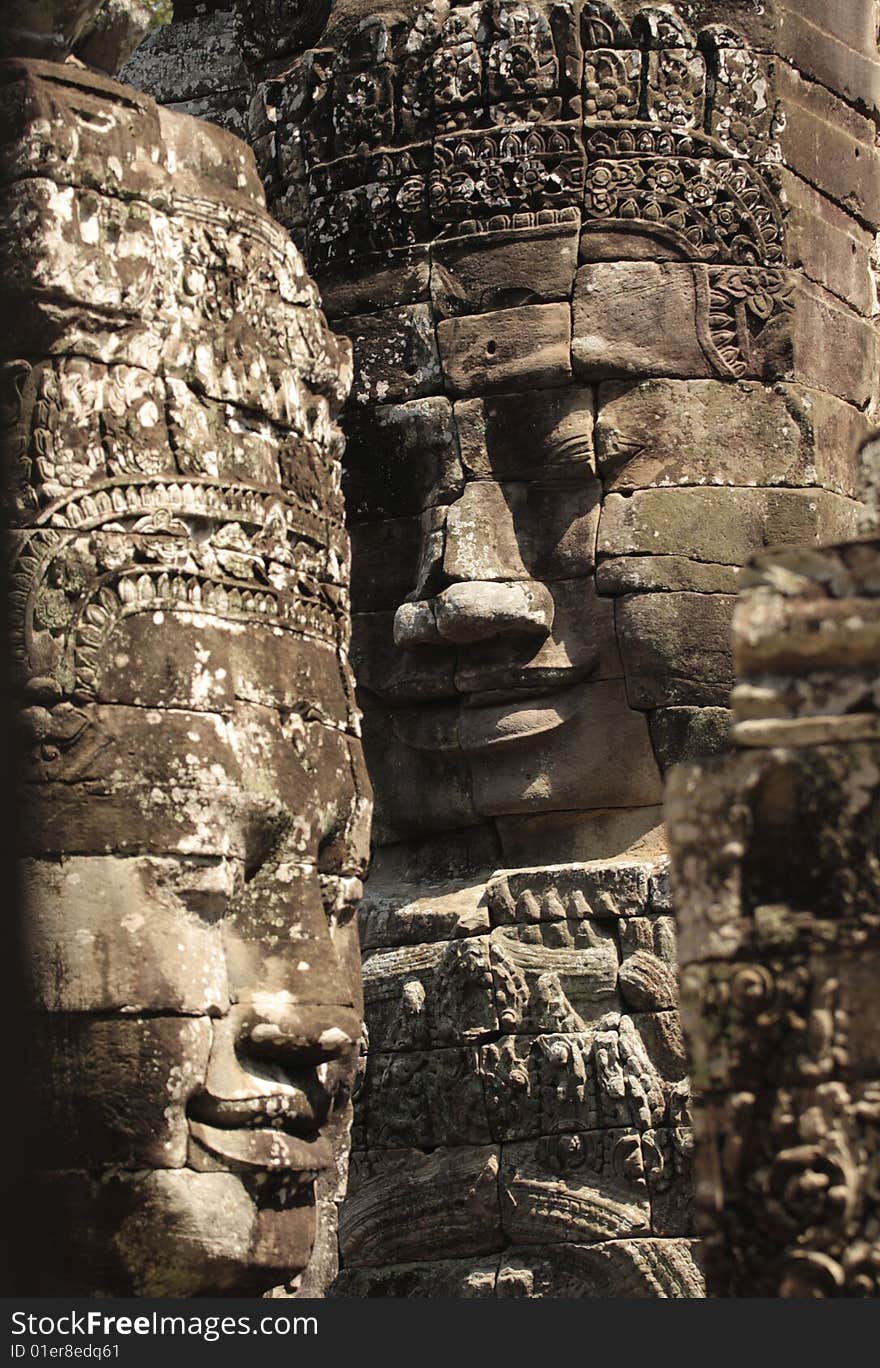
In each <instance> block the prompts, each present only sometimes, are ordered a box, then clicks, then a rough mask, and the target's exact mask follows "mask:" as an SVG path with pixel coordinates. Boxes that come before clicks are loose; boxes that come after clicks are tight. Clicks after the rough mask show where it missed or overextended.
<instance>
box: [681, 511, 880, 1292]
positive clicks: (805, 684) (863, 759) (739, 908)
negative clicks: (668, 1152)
mask: <svg viewBox="0 0 880 1368" xmlns="http://www.w3.org/2000/svg"><path fill="white" fill-rule="evenodd" d="M878 567H880V542H878V541H877V539H876V537H871V538H866V539H864V540H861V541H857V542H853V543H850V544H845V545H839V546H834V547H829V548H826V549H823V550H821V551H791V552H775V553H767V554H765V555H764V556H762V557H760V558H759V559H758V560H756V561H755V562H754V564H753V566H752V568H751V569H750V571H749V572H748V574H747V577H746V587H745V589H744V591H743V594H742V597H741V600H740V603H739V605H738V608H737V611H736V617H735V626H736V652H737V667H738V676H739V679H740V681H741V682H740V683H739V684H738V685H737V687H736V689H735V690H734V694H733V699H734V715H735V718H736V723H735V726H734V737H735V740H736V742H737V749H736V752H735V754H733V755H732V756H730V757H729V758H726V759H716V760H707V761H704V762H702V763H701V764H699V765H690V766H683V767H681V768H680V769H678V770H676V771H674V772H673V775H672V777H671V779H670V784H669V790H668V804H667V809H668V816H669V826H670V839H671V843H672V852H673V856H674V875H675V877H674V888H675V893H676V899H677V906H678V921H679V928H680V954H681V959H682V965H683V968H682V980H681V992H682V1014H683V1017H684V1021H685V1025H686V1028H687V1032H688V1038H689V1044H690V1058H691V1062H692V1070H693V1079H694V1082H695V1084H696V1087H697V1090H698V1093H699V1100H698V1102H697V1103H696V1104H695V1131H696V1159H695V1163H696V1173H697V1188H696V1190H697V1194H698V1202H697V1209H698V1219H699V1224H700V1227H701V1231H702V1233H703V1235H704V1237H705V1246H704V1247H705V1263H706V1271H707V1277H708V1290H709V1292H710V1293H711V1294H714V1295H717V1296H796V1297H836V1296H847V1297H853V1296H857V1297H865V1296H867V1297H876V1296H877V1295H878V1268H880V1256H878V1245H877V1224H878V1202H877V1184H876V1174H877V1164H878V1135H880V1129H878V1128H880V1088H878V1040H877V1024H876V1007H875V1004H876V992H877V976H878V950H877V933H878V907H880V898H878V802H877V790H878V785H880V745H878V739H880V717H878V712H877V701H878V700H877V666H878V661H880V634H878V599H877V594H878V586H880V579H878Z"/></svg>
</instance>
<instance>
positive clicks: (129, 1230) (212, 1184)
mask: <svg viewBox="0 0 880 1368" xmlns="http://www.w3.org/2000/svg"><path fill="white" fill-rule="evenodd" d="M130 1198H131V1200H132V1205H133V1210H132V1212H131V1214H130V1215H129V1216H127V1217H126V1218H125V1219H124V1220H123V1222H122V1225H121V1226H120V1228H119V1230H118V1232H117V1234H116V1236H115V1239H114V1246H115V1250H116V1253H117V1255H118V1256H119V1259H120V1263H121V1265H122V1268H121V1269H120V1274H121V1276H122V1278H124V1280H125V1281H126V1282H127V1283H128V1284H129V1289H130V1291H131V1292H133V1293H134V1294H135V1295H137V1296H147V1297H151V1296H152V1297H192V1296H201V1295H209V1294H212V1295H217V1294H220V1295H222V1294H223V1293H224V1292H228V1293H230V1294H231V1293H234V1294H235V1295H236V1296H248V1295H259V1294H261V1293H263V1292H266V1291H268V1290H269V1289H270V1288H272V1287H277V1286H279V1285H280V1284H281V1283H285V1282H288V1281H289V1280H290V1279H291V1278H293V1277H296V1275H297V1274H299V1273H301V1272H302V1271H303V1269H305V1268H306V1266H307V1264H308V1262H309V1259H310V1257H311V1253H312V1248H313V1245H314V1241H315V1234H316V1214H315V1213H316V1208H315V1203H314V1194H313V1178H312V1177H310V1178H309V1179H308V1180H305V1181H303V1180H302V1175H294V1174H292V1173H287V1172H279V1171H272V1172H270V1171H268V1170H266V1171H263V1172H259V1171H256V1170H255V1171H253V1172H252V1173H250V1174H247V1175H245V1174H239V1173H220V1172H217V1173H196V1172H193V1171H192V1170H191V1169H169V1170H157V1171H155V1172H153V1173H151V1174H149V1175H147V1176H146V1177H145V1178H144V1179H143V1180H142V1181H140V1182H137V1190H136V1192H132V1193H131V1194H130ZM98 1290H104V1289H98ZM107 1290H109V1291H111V1293H114V1292H115V1293H116V1294H117V1295H118V1294H119V1291H120V1290H121V1289H120V1288H119V1287H118V1286H112V1287H111V1288H109V1289H107Z"/></svg>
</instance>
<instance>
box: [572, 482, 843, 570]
mask: <svg viewBox="0 0 880 1368" xmlns="http://www.w3.org/2000/svg"><path fill="white" fill-rule="evenodd" d="M858 515H859V505H858V504H857V503H856V502H855V501H854V500H851V499H846V498H843V497H842V496H841V495H838V494H831V493H828V492H827V491H826V490H821V489H819V490H811V489H705V488H679V489H642V490H637V491H636V492H635V493H634V494H633V495H631V496H630V497H628V498H627V497H625V496H624V495H621V494H609V496H608V497H607V498H606V499H605V501H604V503H603V505H602V514H601V518H600V521H599V540H598V553H599V555H600V556H646V555H647V556H650V555H655V556H681V555H682V554H683V553H684V552H687V554H688V555H690V556H692V557H693V559H694V560H697V561H705V562H709V563H714V564H720V565H743V564H744V563H745V561H747V560H748V559H749V557H750V556H751V555H752V554H753V553H754V552H756V551H760V550H761V549H762V548H763V547H765V546H772V545H792V544H794V545H798V544H800V545H803V544H806V545H816V544H817V543H821V542H823V541H833V540H836V539H839V538H843V537H845V536H847V535H853V534H854V533H855V531H856V527H857V521H858Z"/></svg>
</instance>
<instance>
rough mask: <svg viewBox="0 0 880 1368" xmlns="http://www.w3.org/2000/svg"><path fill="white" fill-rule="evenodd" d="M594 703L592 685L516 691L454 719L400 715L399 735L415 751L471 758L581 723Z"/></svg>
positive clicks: (418, 712) (427, 711)
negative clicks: (470, 755) (458, 753)
mask: <svg viewBox="0 0 880 1368" xmlns="http://www.w3.org/2000/svg"><path fill="white" fill-rule="evenodd" d="M588 701H589V685H584V684H583V683H580V684H571V685H569V686H568V687H567V688H557V689H555V690H553V691H551V692H544V693H542V694H537V695H535V694H532V693H531V691H528V692H526V691H522V690H511V691H510V693H509V694H508V696H507V698H506V700H505V701H502V702H497V701H495V702H492V703H482V704H476V703H474V702H473V701H472V700H469V701H467V702H466V703H465V701H464V700H462V706H461V707H460V708H458V709H457V710H455V711H454V712H453V713H451V714H450V712H449V711H448V710H445V709H444V710H443V714H445V715H441V712H440V710H436V712H435V710H434V709H432V708H431V707H430V706H426V707H422V708H419V707H416V708H412V709H406V710H404V709H401V710H400V711H399V712H396V713H395V714H394V715H393V718H392V724H393V727H394V730H395V732H396V734H397V736H398V737H399V739H400V740H401V741H403V742H404V744H405V745H408V746H410V747H412V749H413V750H421V751H449V750H462V751H465V752H468V753H471V752H475V751H482V750H487V749H489V748H490V747H491V748H492V749H496V748H498V747H500V746H511V745H515V744H518V743H522V742H524V741H529V740H533V739H534V738H535V737H538V736H542V735H546V734H547V733H548V732H551V731H555V730H556V728H557V727H561V726H564V724H565V723H566V722H570V721H571V719H572V718H573V717H576V716H577V714H578V713H579V712H580V711H581V709H582V708H583V707H584V706H586V704H587V703H588Z"/></svg>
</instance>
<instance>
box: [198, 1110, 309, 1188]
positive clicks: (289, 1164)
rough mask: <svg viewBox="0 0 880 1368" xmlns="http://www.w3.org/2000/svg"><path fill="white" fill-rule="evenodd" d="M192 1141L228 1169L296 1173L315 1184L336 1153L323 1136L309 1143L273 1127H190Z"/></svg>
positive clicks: (202, 1123) (200, 1122)
mask: <svg viewBox="0 0 880 1368" xmlns="http://www.w3.org/2000/svg"><path fill="white" fill-rule="evenodd" d="M189 1130H190V1135H191V1137H192V1139H193V1140H194V1141H195V1142H196V1143H197V1144H198V1145H199V1146H200V1147H201V1148H202V1149H203V1150H206V1151H207V1152H208V1153H209V1154H211V1155H213V1156H214V1157H215V1158H217V1159H221V1160H222V1161H223V1163H224V1165H225V1167H227V1168H230V1169H232V1170H238V1171H240V1172H241V1171H244V1172H248V1171H250V1172H262V1173H266V1172H280V1171H284V1172H292V1173H297V1174H299V1175H300V1177H301V1178H302V1179H303V1180H304V1181H306V1182H311V1181H313V1179H314V1178H316V1177H317V1175H318V1174H319V1173H321V1172H322V1171H323V1170H324V1169H328V1168H330V1167H331V1165H332V1163H333V1149H332V1147H331V1145H330V1142H329V1141H328V1140H326V1139H325V1138H324V1136H322V1135H320V1134H319V1135H316V1136H314V1137H312V1138H310V1139H306V1138H305V1137H303V1136H299V1135H289V1134H288V1133H287V1132H286V1131H283V1130H278V1129H275V1128H272V1127H260V1128H256V1127H250V1128H248V1127H238V1128H235V1129H233V1128H231V1127H228V1126H208V1125H205V1123H204V1122H202V1121H193V1120H191V1121H190V1123H189Z"/></svg>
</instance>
